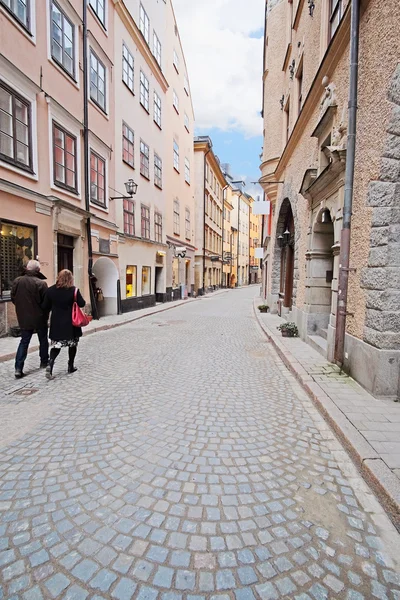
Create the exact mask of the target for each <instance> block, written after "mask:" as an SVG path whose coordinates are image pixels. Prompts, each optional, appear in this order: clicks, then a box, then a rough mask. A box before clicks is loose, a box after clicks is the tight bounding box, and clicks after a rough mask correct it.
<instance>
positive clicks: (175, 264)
mask: <svg viewBox="0 0 400 600" xmlns="http://www.w3.org/2000/svg"><path fill="white" fill-rule="evenodd" d="M172 287H173V288H177V287H179V260H178V259H177V258H174V260H173V261H172Z"/></svg>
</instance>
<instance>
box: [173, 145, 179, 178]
mask: <svg viewBox="0 0 400 600" xmlns="http://www.w3.org/2000/svg"><path fill="white" fill-rule="evenodd" d="M174 169H176V170H177V171H178V173H179V146H178V144H177V143H176V141H175V140H174Z"/></svg>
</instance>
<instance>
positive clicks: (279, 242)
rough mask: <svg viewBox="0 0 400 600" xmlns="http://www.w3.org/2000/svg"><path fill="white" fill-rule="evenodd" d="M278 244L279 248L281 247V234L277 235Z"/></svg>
mask: <svg viewBox="0 0 400 600" xmlns="http://www.w3.org/2000/svg"><path fill="white" fill-rule="evenodd" d="M278 246H279V248H283V235H282V234H281V235H278Z"/></svg>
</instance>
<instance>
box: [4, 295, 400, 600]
mask: <svg viewBox="0 0 400 600" xmlns="http://www.w3.org/2000/svg"><path fill="white" fill-rule="evenodd" d="M258 292H259V289H258V288H247V289H239V290H233V291H227V292H224V293H220V294H218V295H215V296H214V297H207V298H202V299H200V300H198V301H196V302H191V303H188V304H187V305H184V306H179V307H177V308H174V309H173V310H170V311H167V312H164V313H161V314H155V315H152V316H149V317H147V318H145V319H142V320H140V321H138V322H136V323H133V324H130V325H125V326H123V327H119V328H117V329H112V330H110V331H106V332H102V333H96V334H93V335H91V336H88V337H86V338H84V339H83V340H82V341H81V342H80V344H79V349H78V356H77V366H78V368H79V370H78V372H77V373H75V374H73V375H67V374H66V366H67V365H66V363H67V355H66V352H62V353H61V355H60V357H59V358H58V360H57V362H56V366H55V379H54V380H52V381H47V380H46V379H45V376H44V373H43V371H39V369H38V362H39V360H38V355H37V353H35V354H33V355H30V356H29V357H28V360H27V364H26V369H25V370H26V372H28V373H29V376H28V377H26V378H25V379H24V380H22V382H16V380H14V379H13V372H14V365H13V362H12V361H9V362H6V363H2V364H0V389H1V390H2V391H1V392H0V423H1V433H0V436H1V439H0V441H1V443H0V446H1V448H0V599H7V600H17V599H23V600H41V599H58V598H60V599H65V600H86V599H88V600H101V599H108V598H110V599H111V598H112V599H116V600H130V599H131V598H134V599H138V600H183V599H186V600H201V599H204V600H205V599H210V600H211V599H213V600H229V599H231V600H254V599H257V600H275V599H286V600H288V599H295V600H324V599H345V600H370V599H374V598H378V599H379V600H400V569H399V564H400V552H399V549H400V536H399V534H398V533H397V532H396V530H395V529H394V527H393V526H392V525H391V523H390V521H389V519H388V518H387V516H386V514H385V513H384V511H383V509H382V508H381V506H380V505H379V503H378V502H377V500H376V498H375V496H374V495H373V494H372V492H371V491H370V490H369V488H368V487H367V485H366V484H365V482H364V481H363V480H362V478H361V477H360V475H359V474H358V472H357V470H356V469H355V467H354V466H353V463H352V462H351V460H350V458H349V457H348V455H347V453H346V452H345V451H344V449H343V447H342V446H341V445H340V443H339V442H338V441H337V439H336V438H335V436H334V434H333V433H332V431H331V430H330V428H329V427H328V425H327V424H326V423H325V422H324V420H323V419H322V417H321V416H320V414H319V413H318V411H317V410H316V409H315V408H314V406H313V404H312V403H311V401H310V400H309V399H308V397H307V396H306V394H305V393H304V392H303V391H302V389H301V388H300V386H299V385H298V384H297V383H296V381H295V379H294V377H293V376H291V375H290V374H289V372H288V371H287V370H286V368H285V367H284V366H283V364H282V362H281V361H280V359H279V358H278V356H277V355H276V353H275V351H274V350H273V349H272V347H271V344H269V343H268V341H267V338H266V337H265V335H264V334H263V332H262V331H261V329H260V328H259V326H258V324H257V322H256V320H255V317H254V314H253V298H254V296H255V295H256V294H258Z"/></svg>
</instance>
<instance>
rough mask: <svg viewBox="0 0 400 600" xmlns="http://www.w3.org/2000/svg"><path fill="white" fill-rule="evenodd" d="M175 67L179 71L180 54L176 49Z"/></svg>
mask: <svg viewBox="0 0 400 600" xmlns="http://www.w3.org/2000/svg"><path fill="white" fill-rule="evenodd" d="M174 67H175V69H176V70H177V71H178V73H179V56H178V53H177V51H176V50H175V49H174Z"/></svg>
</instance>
